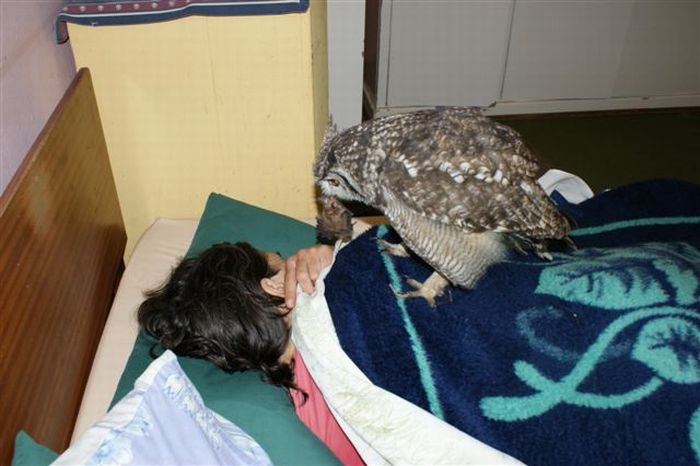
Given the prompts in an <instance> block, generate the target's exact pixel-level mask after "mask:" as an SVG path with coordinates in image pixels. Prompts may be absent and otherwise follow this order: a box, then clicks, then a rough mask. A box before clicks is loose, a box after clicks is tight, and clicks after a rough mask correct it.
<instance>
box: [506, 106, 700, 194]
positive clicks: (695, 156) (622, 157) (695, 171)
mask: <svg viewBox="0 0 700 466" xmlns="http://www.w3.org/2000/svg"><path fill="white" fill-rule="evenodd" d="M495 118H496V119H497V120H499V121H501V122H503V123H505V124H507V125H509V126H511V127H513V128H515V129H516V130H517V131H519V132H520V133H521V134H522V135H523V137H524V138H525V140H526V141H528V143H529V144H530V145H531V146H532V147H533V148H534V149H535V151H537V153H538V154H539V155H540V156H541V157H542V158H543V159H544V160H545V161H546V162H548V163H549V165H550V166H551V167H552V168H561V169H563V170H566V171H569V172H572V173H576V174H578V175H579V176H581V177H582V178H584V179H585V180H586V181H587V182H588V184H589V185H590V186H591V188H592V189H593V191H595V192H599V191H601V190H604V189H607V188H611V187H615V186H620V185H623V184H628V183H631V182H635V181H640V180H644V179H649V178H681V179H685V180H689V181H693V182H695V183H700V107H698V108H691V109H679V110H667V111H666V110H663V111H662V110H654V111H648V112H628V113H597V114H589V115H588V116H581V114H579V115H571V116H566V115H547V116H542V117H530V116H528V117H517V116H514V117H495Z"/></svg>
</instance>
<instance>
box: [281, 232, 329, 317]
mask: <svg viewBox="0 0 700 466" xmlns="http://www.w3.org/2000/svg"><path fill="white" fill-rule="evenodd" d="M331 262H333V247H331V246H326V245H325V244H318V245H316V246H312V247H310V248H304V249H300V250H298V251H297V252H295V253H294V254H293V255H292V256H290V257H289V258H288V259H287V261H286V263H285V273H284V302H285V305H286V306H287V308H289V309H292V308H293V307H294V304H295V303H296V299H297V284H299V285H300V286H301V289H302V291H304V293H308V294H310V293H313V291H314V288H315V286H316V280H317V279H318V277H319V275H320V274H321V270H323V269H324V268H325V267H326V266H328V265H330V264H331Z"/></svg>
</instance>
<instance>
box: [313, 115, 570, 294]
mask: <svg viewBox="0 0 700 466" xmlns="http://www.w3.org/2000/svg"><path fill="white" fill-rule="evenodd" d="M538 172H539V165H538V161H537V158H536V156H535V155H534V154H533V152H532V151H531V150H530V149H529V147H528V146H527V145H526V144H525V142H524V141H523V140H522V138H521V137H520V135H519V134H518V133H516V132H515V131H514V130H513V129H511V128H509V127H507V126H505V125H502V124H500V123H497V122H495V121H493V120H491V119H490V118H488V117H486V116H484V115H483V114H482V113H481V111H480V110H479V109H473V108H445V109H436V110H423V111H418V112H412V113H404V114H398V115H391V116H387V117H383V118H378V119H375V120H371V121H368V122H365V123H362V124H360V125H357V126H355V127H352V128H350V129H348V130H346V131H344V132H342V133H340V134H337V135H332V134H329V135H327V137H326V138H325V140H324V143H323V145H322V148H321V151H320V153H319V156H318V158H317V160H316V163H315V165H314V174H315V177H316V181H317V183H318V184H319V186H320V188H321V190H322V191H323V193H324V194H325V195H327V196H336V197H338V198H340V199H346V200H357V201H361V202H364V203H365V204H368V205H370V206H372V207H374V208H376V209H378V210H380V211H382V212H383V213H384V215H385V216H386V217H387V218H388V219H389V221H390V223H391V224H392V226H393V227H394V229H396V231H397V232H398V233H399V235H401V237H402V239H403V241H404V243H405V245H406V246H407V247H408V248H409V249H411V250H412V251H413V252H415V253H416V254H417V255H418V256H420V257H421V258H423V259H424V260H425V261H426V262H428V263H429V264H430V265H431V266H432V267H433V268H435V270H436V271H437V272H439V273H440V274H441V275H442V276H443V277H444V278H446V279H447V280H448V281H450V282H452V283H453V284H455V285H459V286H462V287H465V288H471V287H473V286H474V285H475V284H476V282H477V281H478V279H479V278H480V277H481V276H482V275H483V273H485V271H486V269H487V268H488V266H489V265H491V264H492V263H494V262H497V261H498V260H500V259H501V258H502V257H503V255H504V250H505V245H506V244H507V243H509V242H510V243H513V242H514V243H515V244H517V245H519V246H525V247H528V246H529V247H533V248H535V250H536V252H538V254H539V253H542V254H546V251H544V250H543V246H542V245H543V244H544V243H543V241H542V240H545V239H547V238H564V237H565V236H566V235H567V234H568V232H569V229H570V226H569V223H568V221H567V220H566V218H565V217H564V216H563V215H562V214H561V213H560V212H559V211H558V210H557V208H556V206H555V205H554V204H553V203H552V202H551V200H550V199H549V197H548V196H547V194H546V193H545V192H544V191H543V190H542V188H541V187H540V186H539V184H538V183H537V180H536V177H537V175H538ZM504 236H508V237H509V238H510V239H511V240H512V241H509V242H505V241H503V239H504ZM433 281H435V280H433ZM426 283H427V282H426ZM439 292H441V290H439Z"/></svg>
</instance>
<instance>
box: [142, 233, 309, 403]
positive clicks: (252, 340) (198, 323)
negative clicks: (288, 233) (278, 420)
mask: <svg viewBox="0 0 700 466" xmlns="http://www.w3.org/2000/svg"><path fill="white" fill-rule="evenodd" d="M277 272H278V271H277V270H273V269H271V268H270V266H269V265H268V262H267V260H266V258H265V256H263V254H262V253H261V252H260V251H258V250H256V249H255V248H253V247H252V246H251V245H250V244H248V243H236V244H231V243H220V244H216V245H214V246H212V247H210V248H208V249H206V250H205V251H203V252H202V253H201V254H199V255H198V256H196V257H190V258H185V259H183V260H182V261H181V262H180V263H179V264H178V265H177V267H175V269H174V270H173V271H172V273H171V275H170V278H169V279H168V281H167V282H166V283H165V284H164V285H163V286H162V287H161V288H159V289H156V290H152V291H149V292H147V293H146V300H145V301H144V302H143V303H142V304H141V306H140V307H139V310H138V321H139V325H140V326H141V327H142V328H143V329H144V330H145V331H146V332H147V333H148V334H149V335H151V336H152V337H154V338H156V339H157V340H158V342H159V343H160V345H161V346H162V347H163V348H166V349H170V350H172V351H173V352H174V353H176V354H178V355H180V356H188V357H192V358H200V359H205V360H207V361H210V362H212V363H214V364H215V365H216V366H218V367H219V368H221V369H223V370H224V371H226V372H236V371H245V370H249V369H257V370H260V371H261V372H262V376H263V380H264V381H266V382H268V383H271V384H273V385H278V386H281V387H284V388H285V389H286V390H287V393H288V394H289V390H291V389H295V390H299V391H300V392H301V393H302V394H303V398H304V400H305V399H306V393H304V392H303V391H302V390H300V389H299V387H297V385H296V384H295V383H294V365H293V364H294V363H293V362H292V363H289V364H288V363H285V362H280V360H279V359H280V357H281V356H282V355H283V354H284V352H285V350H286V348H287V345H288V343H289V339H290V337H291V330H290V328H289V326H288V325H287V324H286V323H285V319H284V317H285V313H284V312H281V310H280V306H281V305H282V304H283V303H284V299H282V298H278V297H276V296H270V295H268V294H267V293H265V291H264V290H263V289H262V287H261V285H260V280H261V279H263V278H270V277H272V276H273V275H275V274H276V273H277ZM154 349H155V347H154V348H152V350H151V352H152V353H153V352H154Z"/></svg>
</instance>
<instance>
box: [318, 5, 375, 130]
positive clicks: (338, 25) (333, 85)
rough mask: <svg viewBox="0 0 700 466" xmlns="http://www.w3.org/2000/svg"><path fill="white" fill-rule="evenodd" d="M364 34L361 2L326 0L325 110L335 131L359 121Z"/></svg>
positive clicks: (363, 6) (363, 9) (363, 14)
mask: <svg viewBox="0 0 700 466" xmlns="http://www.w3.org/2000/svg"><path fill="white" fill-rule="evenodd" d="M371 1H377V0H371ZM364 35H365V0H328V84H329V85H328V109H329V112H330V114H331V117H332V118H333V123H334V124H335V125H336V126H337V128H338V130H342V129H344V128H347V127H350V126H353V125H356V124H358V123H360V121H361V119H362V67H363V57H362V51H363V48H364Z"/></svg>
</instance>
